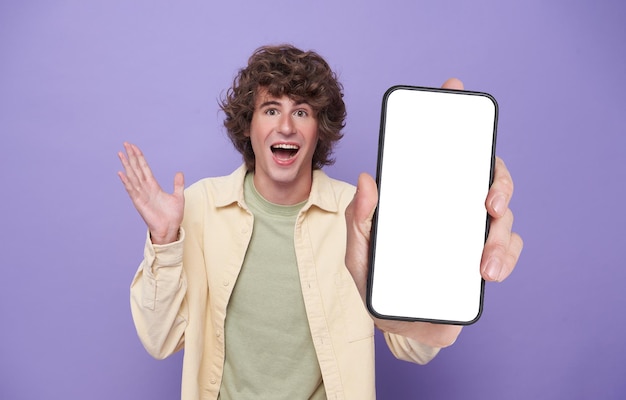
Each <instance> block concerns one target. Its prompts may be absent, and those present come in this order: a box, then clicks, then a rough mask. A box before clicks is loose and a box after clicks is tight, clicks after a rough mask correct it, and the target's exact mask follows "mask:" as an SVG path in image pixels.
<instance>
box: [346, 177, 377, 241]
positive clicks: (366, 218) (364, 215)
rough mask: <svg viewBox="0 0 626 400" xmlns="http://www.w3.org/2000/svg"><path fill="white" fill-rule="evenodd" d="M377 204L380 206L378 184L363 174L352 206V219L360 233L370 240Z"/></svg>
mask: <svg viewBox="0 0 626 400" xmlns="http://www.w3.org/2000/svg"><path fill="white" fill-rule="evenodd" d="M376 204H378V188H377V187H376V182H375V181H374V178H372V177H371V176H370V175H369V174H366V173H362V174H361V175H359V180H358V182H357V186H356V193H355V194H354V199H353V200H352V203H351V204H350V207H351V208H352V210H351V211H350V212H351V215H350V217H351V218H352V222H353V223H356V224H357V225H358V227H359V231H360V232H361V233H362V234H363V235H364V236H365V237H366V238H368V239H369V233H370V228H371V223H372V216H373V215H374V210H375V209H376Z"/></svg>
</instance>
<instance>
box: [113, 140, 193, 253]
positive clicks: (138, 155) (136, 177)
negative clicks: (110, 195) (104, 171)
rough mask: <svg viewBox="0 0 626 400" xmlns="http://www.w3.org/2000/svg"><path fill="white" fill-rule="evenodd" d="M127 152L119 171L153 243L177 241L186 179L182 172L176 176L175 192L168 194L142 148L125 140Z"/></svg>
mask: <svg viewBox="0 0 626 400" xmlns="http://www.w3.org/2000/svg"><path fill="white" fill-rule="evenodd" d="M124 149H125V150H126V155H125V154H124V152H122V151H120V152H119V153H118V154H117V155H118V156H119V158H120V161H121V162H122V165H123V166H124V172H121V171H119V172H118V173H117V174H118V176H119V177H120V179H121V180H122V183H123V184H124V187H125V188H126V191H127V192H128V195H129V196H130V199H131V200H132V202H133V204H134V206H135V208H136V209H137V211H138V212H139V214H140V215H141V218H143V220H144V221H145V223H146V225H148V229H149V230H150V237H151V239H152V243H154V244H167V243H172V242H175V241H176V240H178V231H179V229H180V224H181V223H182V221H183V210H184V206H185V197H184V194H183V191H184V188H185V182H184V177H183V174H182V172H178V173H176V176H175V177H174V192H173V193H172V194H169V193H166V192H164V191H163V189H161V186H160V185H159V183H158V182H157V181H156V179H154V176H153V175H152V171H151V170H150V166H149V165H148V163H147V162H146V159H145V158H144V156H143V154H142V152H141V150H139V148H138V147H137V146H135V145H134V144H131V143H127V142H125V143H124Z"/></svg>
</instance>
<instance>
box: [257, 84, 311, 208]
mask: <svg viewBox="0 0 626 400" xmlns="http://www.w3.org/2000/svg"><path fill="white" fill-rule="evenodd" d="M317 128H318V124H317V117H316V115H315V113H314V111H313V109H312V107H311V106H310V105H309V104H307V103H295V102H294V101H293V100H291V99H290V98H289V97H287V96H283V97H280V98H276V97H273V96H271V95H270V94H268V93H267V90H266V89H264V88H261V89H259V91H258V93H257V97H256V103H255V107H254V113H253V115H252V121H251V123H250V131H249V132H248V135H249V136H250V141H251V143H252V150H253V151H254V157H255V176H254V184H255V187H256V189H257V191H258V192H259V193H260V194H261V195H262V196H263V197H265V199H267V200H268V201H270V202H273V203H276V204H296V203H298V202H300V201H304V200H306V199H307V198H308V196H309V192H310V189H311V179H312V169H313V153H314V152H315V147H316V146H317V139H318V136H317Z"/></svg>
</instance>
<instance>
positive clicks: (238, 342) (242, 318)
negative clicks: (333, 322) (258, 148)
mask: <svg viewBox="0 0 626 400" xmlns="http://www.w3.org/2000/svg"><path fill="white" fill-rule="evenodd" d="M252 177H253V176H252V174H250V173H249V174H248V175H247V176H246V179H245V183H244V197H245V200H246V203H247V204H248V207H249V208H250V211H251V212H252V213H253V214H254V228H253V232H252V239H251V241H250V245H249V247H248V251H247V253H246V257H245V259H244V263H243V266H242V269H241V272H240V273H239V277H238V278H237V283H236V285H235V288H234V290H233V294H232V296H231V298H230V301H229V304H228V309H227V314H226V323H225V334H224V338H225V340H226V343H225V347H226V358H225V363H224V376H223V379H222V386H221V389H220V399H221V400H242V399H255V400H257V399H272V400H274V399H285V400H298V399H303V400H308V399H315V400H317V399H326V394H325V391H324V383H323V381H322V375H321V371H320V368H319V363H318V361H317V356H316V354H315V348H314V347H313V340H312V339H311V332H310V329H309V323H308V321H307V316H306V310H305V306H304V301H303V299H302V289H301V287H300V278H299V274H298V266H297V262H296V254H295V250H294V243H293V240H294V239H293V238H294V227H295V222H296V217H297V215H298V212H299V211H300V209H301V208H302V206H303V205H304V202H303V203H301V204H296V205H294V206H280V205H276V204H272V203H270V202H268V201H267V200H265V199H264V198H263V197H261V195H260V194H259V193H258V192H257V191H256V189H255V188H254V184H253V180H252Z"/></svg>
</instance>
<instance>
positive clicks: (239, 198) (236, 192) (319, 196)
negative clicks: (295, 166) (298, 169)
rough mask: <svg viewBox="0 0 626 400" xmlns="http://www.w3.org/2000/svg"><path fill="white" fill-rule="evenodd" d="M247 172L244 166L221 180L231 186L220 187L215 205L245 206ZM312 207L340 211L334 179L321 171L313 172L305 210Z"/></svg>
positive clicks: (216, 194)
mask: <svg viewBox="0 0 626 400" xmlns="http://www.w3.org/2000/svg"><path fill="white" fill-rule="evenodd" d="M246 172H247V169H246V166H245V164H242V165H241V166H240V167H239V168H237V169H236V170H235V171H233V173H232V174H230V175H229V176H228V177H223V178H221V179H227V182H229V183H230V184H229V185H220V189H221V190H218V191H216V193H215V205H216V206H217V207H226V206H229V205H231V204H233V203H240V204H245V201H244V196H243V181H244V178H245V177H246ZM312 206H316V207H318V208H320V209H322V210H324V211H328V212H337V211H338V210H339V204H338V202H337V196H336V195H335V190H334V188H333V185H332V179H331V178H330V177H329V176H328V175H326V173H325V172H324V171H322V170H320V169H316V170H313V184H312V185H311V193H310V194H309V200H308V201H307V202H306V204H305V205H304V207H303V210H307V209H309V208H311V207H312Z"/></svg>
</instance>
